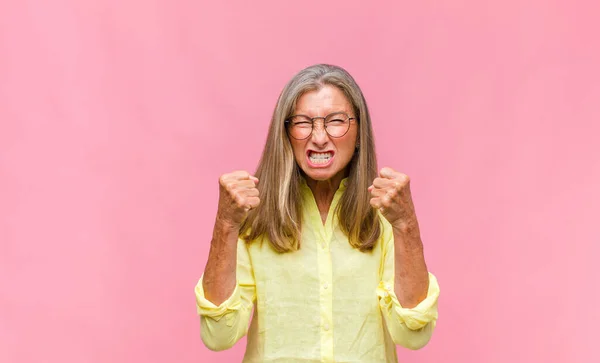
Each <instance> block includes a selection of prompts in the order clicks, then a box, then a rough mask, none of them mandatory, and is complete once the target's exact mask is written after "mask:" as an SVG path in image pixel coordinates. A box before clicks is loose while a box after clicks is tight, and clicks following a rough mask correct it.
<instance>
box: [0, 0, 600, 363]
mask: <svg viewBox="0 0 600 363" xmlns="http://www.w3.org/2000/svg"><path fill="white" fill-rule="evenodd" d="M599 15H600V8H599V5H598V3H597V2H595V1H587V2H586V1H550V0H546V1H481V0H480V1H458V0H442V1H411V2H408V1H393V2H392V1H390V2H366V1H337V0H335V1H334V0H331V1H305V2H286V1H271V2H261V1H235V2H230V1H176V2H172V1H167V0H153V1H141V0H124V1H123V0H120V1H117V0H104V1H89V0H88V1H86V0H55V1H52V2H50V1H48V2H45V1H32V0H19V1H10V0H2V1H0V362H3V363H30V362H31V363H34V362H35V363H37V362H52V363H54V362H56V363H59V362H60V363H75V362H78V363H79V362H89V363H101V362H116V363H120V362H123V363H125V362H146V363H159V362H161V363H162V362H181V363H183V362H239V361H240V360H241V357H242V355H243V352H244V347H245V340H242V341H240V342H239V343H238V344H237V345H236V346H235V347H234V348H232V349H231V350H228V351H225V352H220V353H214V352H211V351H209V350H208V349H206V348H205V347H204V346H203V345H202V343H201V341H200V337H199V320H198V317H197V316H196V307H195V300H194V285H195V283H196V282H197V280H198V278H199V277H200V275H201V273H202V271H203V269H204V265H205V263H206V259H207V253H208V246H209V243H210V238H211V234H212V225H213V223H214V216H215V212H216V201H217V197H218V194H217V193H218V177H219V175H221V174H222V173H225V172H229V171H232V170H237V169H244V170H248V171H253V170H254V168H255V167H256V164H257V162H258V158H259V156H260V153H261V151H262V147H263V144H264V141H265V137H266V131H267V127H268V124H269V121H270V116H271V113H272V110H273V107H274V105H275V101H276V99H277V97H278V95H279V92H280V91H281V89H282V88H283V86H284V84H285V83H286V82H287V81H288V80H289V79H290V78H291V77H292V76H293V75H294V74H295V73H296V72H297V71H299V70H300V69H302V68H304V67H306V66H308V65H311V64H314V63H321V62H325V63H333V64H337V65H341V66H343V67H344V68H346V69H347V70H348V71H349V72H350V73H351V74H352V75H353V76H354V77H355V78H356V80H357V81H358V83H359V84H360V85H361V87H362V89H363V91H364V93H365V96H366V98H367V101H368V104H369V107H370V110H371V113H372V118H373V125H374V129H375V136H376V143H377V153H378V157H379V167H383V166H390V167H393V168H395V169H397V170H399V171H402V172H404V173H406V174H408V175H409V176H411V178H412V190H413V195H414V200H415V203H416V207H417V213H418V217H419V220H420V223H421V228H422V237H423V241H424V244H425V248H426V258H427V262H428V265H429V268H430V270H431V271H432V272H434V273H435V274H436V275H437V277H438V279H439V282H440V285H441V291H442V293H441V298H440V302H439V311H440V319H439V322H438V328H437V330H436V332H435V334H434V336H433V339H432V340H431V342H430V343H429V345H428V346H427V347H425V348H424V349H422V350H420V351H416V352H413V351H406V350H404V349H398V353H399V360H400V362H446V363H463V362H486V363H487V362H491V363H495V362H546V363H563V362H569V363H570V362H577V363H593V362H598V361H600V358H599V354H598V353H597V343H596V340H597V337H598V335H597V331H598V326H597V325H598V323H600V313H599V311H600V309H599V308H598V306H599V304H600V294H599V293H598V287H599V286H600V284H599V283H598V276H599V274H598V257H600V247H599V244H600V233H599V232H598V225H599V223H598V217H599V216H600V192H599V187H600V145H599V143H598V138H599V135H600V126H599V123H600V106H599V101H600V72H599V67H598V65H599V64H600V50H599V47H600V46H599V44H600V43H599V42H598V35H599V34H600V26H599V24H598V17H599Z"/></svg>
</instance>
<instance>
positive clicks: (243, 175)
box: [223, 170, 252, 181]
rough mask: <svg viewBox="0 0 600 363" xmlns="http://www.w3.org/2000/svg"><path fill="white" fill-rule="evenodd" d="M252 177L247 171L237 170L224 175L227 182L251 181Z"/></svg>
mask: <svg viewBox="0 0 600 363" xmlns="http://www.w3.org/2000/svg"><path fill="white" fill-rule="evenodd" d="M251 178H252V175H250V173H248V172H247V171H245V170H237V171H234V172H231V173H227V174H224V175H223V179H224V180H226V181H229V180H246V179H251Z"/></svg>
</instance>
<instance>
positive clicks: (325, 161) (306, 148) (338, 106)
mask: <svg viewBox="0 0 600 363" xmlns="http://www.w3.org/2000/svg"><path fill="white" fill-rule="evenodd" d="M335 112H344V113H346V114H347V115H348V116H349V117H353V118H356V117H357V115H355V114H354V111H353V107H352V104H351V103H350V102H349V101H348V99H347V98H346V96H345V95H344V93H343V92H342V91H341V90H340V89H338V88H337V87H335V86H329V85H326V86H324V87H322V88H321V89H320V90H317V91H310V92H306V93H305V94H303V95H302V96H300V98H299V99H298V101H297V104H296V109H295V110H294V113H293V114H294V115H306V116H308V117H325V116H327V115H329V114H332V113H335ZM322 121H323V119H317V120H315V125H314V129H313V133H312V135H311V136H309V137H308V138H307V139H304V140H296V139H294V138H292V137H290V138H289V139H290V142H291V144H292V149H293V150H294V157H295V159H296V163H298V166H300V168H301V169H302V171H304V173H305V174H306V176H307V177H308V178H309V179H312V180H314V181H326V180H330V179H332V178H334V177H336V179H338V178H339V180H341V179H342V178H343V177H344V176H345V175H346V169H347V167H348V164H349V163H350V160H352V156H353V155H354V150H355V148H356V141H357V140H356V139H357V134H358V125H357V123H356V120H352V121H351V123H350V129H349V130H348V132H347V133H346V134H345V135H344V136H342V137H336V138H334V137H331V136H329V135H328V134H327V132H326V131H325V129H324V127H323V123H322Z"/></svg>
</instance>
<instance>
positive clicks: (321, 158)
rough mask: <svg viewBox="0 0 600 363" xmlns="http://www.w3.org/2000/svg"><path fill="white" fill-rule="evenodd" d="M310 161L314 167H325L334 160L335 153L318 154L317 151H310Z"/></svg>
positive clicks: (308, 154)
mask: <svg viewBox="0 0 600 363" xmlns="http://www.w3.org/2000/svg"><path fill="white" fill-rule="evenodd" d="M307 156H308V161H309V162H310V163H311V164H312V165H314V166H325V165H328V164H329V163H330V162H331V161H332V160H333V152H332V151H327V152H316V151H310V150H309V151H308V153H307Z"/></svg>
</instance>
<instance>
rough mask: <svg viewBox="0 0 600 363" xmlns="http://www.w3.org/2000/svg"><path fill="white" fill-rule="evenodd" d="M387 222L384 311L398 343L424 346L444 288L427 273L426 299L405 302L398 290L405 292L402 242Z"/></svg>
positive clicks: (381, 301)
mask: <svg viewBox="0 0 600 363" xmlns="http://www.w3.org/2000/svg"><path fill="white" fill-rule="evenodd" d="M383 225H384V230H383V236H382V241H381V242H382V244H383V248H384V251H383V256H382V258H383V261H382V263H383V273H382V278H381V282H380V283H379V286H378V288H377V295H378V297H379V304H380V308H381V312H382V315H383V317H384V320H385V322H386V326H387V329H388V332H389V333H390V336H391V337H392V340H393V341H394V343H396V344H398V345H401V346H403V347H405V348H409V349H420V348H422V347H424V346H425V345H426V344H427V343H428V342H429V340H430V339H431V336H432V334H433V330H434V328H435V324H436V320H437V317H438V312H437V301H438V297H439V293H440V290H439V286H438V283H437V279H436V278H435V276H434V275H433V274H431V273H428V272H427V286H428V289H427V291H426V294H425V298H424V299H422V300H421V301H420V302H419V303H418V304H416V305H415V306H412V307H408V306H405V305H403V304H402V303H401V302H400V299H399V297H398V293H397V291H403V290H402V289H403V287H402V286H401V283H398V278H397V274H398V270H402V269H401V268H397V263H399V262H398V259H397V257H396V256H397V252H396V251H395V250H396V246H397V245H398V244H397V242H396V241H395V237H394V235H393V232H392V226H391V225H390V224H389V223H387V221H383ZM399 285H400V286H399ZM407 290H409V289H407Z"/></svg>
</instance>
